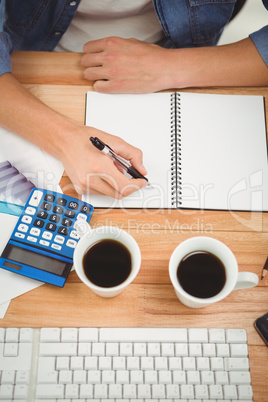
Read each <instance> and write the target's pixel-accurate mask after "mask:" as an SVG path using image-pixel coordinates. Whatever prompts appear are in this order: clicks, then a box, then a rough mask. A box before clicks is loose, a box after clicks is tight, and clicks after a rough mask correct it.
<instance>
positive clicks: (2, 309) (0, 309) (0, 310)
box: [0, 301, 10, 320]
mask: <svg viewBox="0 0 268 402" xmlns="http://www.w3.org/2000/svg"><path fill="white" fill-rule="evenodd" d="M9 304H10V301H7V302H5V303H3V304H1V305H0V319H1V320H2V319H3V318H4V317H5V314H6V312H7V309H8V307H9Z"/></svg>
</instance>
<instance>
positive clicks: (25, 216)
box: [21, 215, 33, 224]
mask: <svg viewBox="0 0 268 402" xmlns="http://www.w3.org/2000/svg"><path fill="white" fill-rule="evenodd" d="M32 220H33V218H31V217H30V216H28V215H24V216H23V217H22V218H21V222H23V223H28V224H30V223H31V222H32Z"/></svg>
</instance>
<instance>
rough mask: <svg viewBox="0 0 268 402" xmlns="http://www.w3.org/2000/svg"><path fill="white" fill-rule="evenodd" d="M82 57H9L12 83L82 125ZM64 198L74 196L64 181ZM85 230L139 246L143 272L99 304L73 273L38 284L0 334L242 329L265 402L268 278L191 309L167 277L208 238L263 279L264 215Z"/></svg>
mask: <svg viewBox="0 0 268 402" xmlns="http://www.w3.org/2000/svg"><path fill="white" fill-rule="evenodd" d="M80 57H81V55H80V54H70V53H69V54H66V53H64V54H62V53H45V52H28V53H24V52H15V53H14V54H13V56H12V67H13V72H14V74H15V76H16V77H17V78H18V79H19V80H20V81H21V82H22V83H23V84H24V85H25V87H26V88H27V89H28V90H29V91H31V92H32V93H33V94H34V95H35V96H37V97H38V98H40V99H41V100H42V101H43V102H44V103H46V104H47V105H49V106H50V107H52V108H53V109H55V110H57V111H58V112H59V113H62V114H64V115H66V116H69V117H71V118H73V119H75V120H77V121H79V122H81V123H83V122H84V117H85V94H86V92H87V91H88V90H92V87H91V83H89V82H87V81H86V80H84V78H83V71H82V69H81V67H80ZM185 91H191V92H206V93H228V94H251V95H262V96H264V97H265V98H266V104H265V107H266V116H267V117H268V109H267V105H268V88H266V87H265V88H264V87H260V88H199V89H196V88H195V89H185ZM61 186H62V189H63V191H64V193H66V194H68V195H72V196H78V195H77V194H76V192H75V190H74V188H73V186H72V184H71V183H70V180H69V178H68V177H67V176H66V175H65V174H64V176H63V178H62V180H61ZM91 224H92V226H93V227H98V226H100V225H114V226H118V227H122V228H123V229H125V230H127V231H128V232H130V233H131V234H132V235H133V237H134V238H135V239H136V240H137V242H138V244H139V246H140V249H141V253H142V265H141V269H140V272H139V275H138V276H137V277H136V279H135V281H134V282H133V283H132V284H131V285H130V286H129V287H128V288H127V289H126V290H125V291H124V292H123V293H121V294H120V295H119V296H117V297H115V298H113V299H103V298H101V297H99V296H96V295H95V294H93V293H92V292H91V291H90V290H89V289H88V288H87V287H86V286H85V285H83V284H82V283H81V282H80V280H79V279H78V277H77V275H76V273H75V272H72V273H71V274H70V276H69V278H68V280H67V283H66V285H65V286H64V288H63V289H59V288H56V287H53V286H51V285H43V286H41V287H39V288H37V289H35V290H34V291H31V292H29V293H27V294H25V295H22V296H20V297H18V298H16V299H14V300H12V302H11V304H10V308H9V309H8V312H7V314H6V316H5V319H4V320H1V321H0V326H3V327H11V326H15V327H27V326H32V327H42V326H75V327H80V326H93V327H98V326H106V327H107V326H119V327H122V326H133V327H143V326H149V327H150V326H152V327H158V326H160V327H169V326H170V327H209V328H211V327H225V328H226V327H236V328H237V327H244V328H246V330H247V334H248V342H249V355H250V367H251V376H252V384H253V392H254V401H255V402H266V401H267V395H268V381H267V361H268V348H267V347H266V346H265V345H264V342H263V341H262V339H261V338H260V336H259V335H258V334H257V332H256V330H255V329H254V326H253V323H254V321H255V319H256V318H257V317H259V316H261V315H262V314H264V313H266V312H267V311H268V290H267V288H268V275H267V276H266V278H265V279H264V280H263V281H260V282H259V284H258V286H257V287H256V288H253V289H247V290H237V291H233V292H232V293H231V294H230V295H229V296H228V297H227V298H226V299H225V300H223V301H221V302H219V303H216V304H214V305H212V306H208V307H206V308H202V309H191V308H188V307H186V306H184V305H182V304H181V303H180V302H179V300H178V299H177V297H176V295H175V292H174V290H173V287H172V285H171V283H170V280H169V275H168V262H169V258H170V255H171V253H172V251H173V250H174V249H175V247H176V246H177V245H178V244H179V243H181V242H182V241H183V240H185V239H187V238H189V237H192V236H204V235H205V236H211V237H214V238H216V239H219V240H221V241H223V242H224V243H225V244H226V245H227V246H229V247H230V248H231V250H232V251H233V253H234V255H235V257H236V258H237V261H238V266H239V270H240V271H251V272H255V273H256V274H257V275H259V277H260V275H261V270H262V267H263V265H264V263H265V260H266V258H267V252H268V214H267V213H249V212H240V213H238V212H236V213H234V212H228V211H220V212H219V211H188V210H181V211H174V210H172V211H171V210H150V211H145V210H126V211H122V210H113V211H108V210H102V209H95V211H94V214H93V217H92V220H91Z"/></svg>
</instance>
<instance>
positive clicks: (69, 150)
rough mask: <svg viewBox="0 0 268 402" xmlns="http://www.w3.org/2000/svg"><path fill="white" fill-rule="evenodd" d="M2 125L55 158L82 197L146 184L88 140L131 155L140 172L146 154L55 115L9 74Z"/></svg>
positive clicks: (4, 79)
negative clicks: (143, 155)
mask: <svg viewBox="0 0 268 402" xmlns="http://www.w3.org/2000/svg"><path fill="white" fill-rule="evenodd" d="M0 126H2V127H5V128H7V129H9V130H11V131H13V132H15V133H17V134H19V135H21V136H23V137H24V138H26V139H27V140H29V141H31V142H33V143H35V144H36V145H38V146H39V147H40V148H42V149H44V150H46V151H47V152H48V153H50V154H52V155H54V156H56V157H57V158H58V159H60V160H61V162H62V163H63V165H64V168H65V171H66V173H67V175H68V176H69V177H70V179H71V181H72V182H73V184H74V186H75V189H76V191H78V192H79V193H86V192H91V193H97V194H104V195H109V196H111V197H114V198H122V197H124V196H126V195H128V194H130V193H132V192H133V191H136V190H137V189H139V188H141V187H143V186H144V185H146V184H147V183H146V181H145V180H144V179H128V178H127V177H126V176H125V175H124V174H122V172H120V171H119V170H118V169H117V167H116V166H115V164H114V163H113V160H112V158H109V157H107V156H106V155H105V154H103V153H102V152H100V151H99V150H97V149H96V148H95V147H94V146H93V145H92V144H91V143H90V141H89V138H90V137H91V136H97V137H100V138H101V139H103V141H104V142H108V143H109V144H110V145H111V147H113V149H114V150H115V152H117V153H118V154H119V155H120V156H122V157H123V158H124V157H126V156H127V157H128V159H129V160H130V161H131V163H132V164H133V166H135V168H136V169H137V170H139V171H140V172H141V173H142V174H146V170H145V168H144V167H143V165H142V153H141V151H140V150H138V149H137V148H135V147H133V146H131V145H129V144H127V143H125V142H124V141H123V140H121V139H120V138H118V137H115V136H113V135H109V134H107V133H105V132H103V131H100V130H97V129H95V128H93V127H86V126H83V125H82V124H79V123H77V122H75V121H74V120H72V119H70V118H68V117H66V116H63V115H61V114H60V113H57V112H56V111H54V110H53V109H50V108H49V107H48V106H46V105H45V104H43V103H42V102H41V101H40V100H38V99H37V98H36V97H34V96H33V95H32V94H31V93H30V92H29V91H27V90H26V89H25V88H24V87H23V86H21V84H20V83H19V82H18V81H17V80H16V79H15V78H14V77H13V76H12V75H11V74H4V75H2V76H1V77H0Z"/></svg>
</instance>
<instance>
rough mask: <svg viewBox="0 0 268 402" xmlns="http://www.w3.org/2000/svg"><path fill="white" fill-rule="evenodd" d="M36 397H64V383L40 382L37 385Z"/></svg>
mask: <svg viewBox="0 0 268 402" xmlns="http://www.w3.org/2000/svg"><path fill="white" fill-rule="evenodd" d="M36 398H40V399H44V398H47V399H48V398H64V386H63V384H44V385H43V384H42V385H41V384H39V385H37V387H36Z"/></svg>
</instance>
